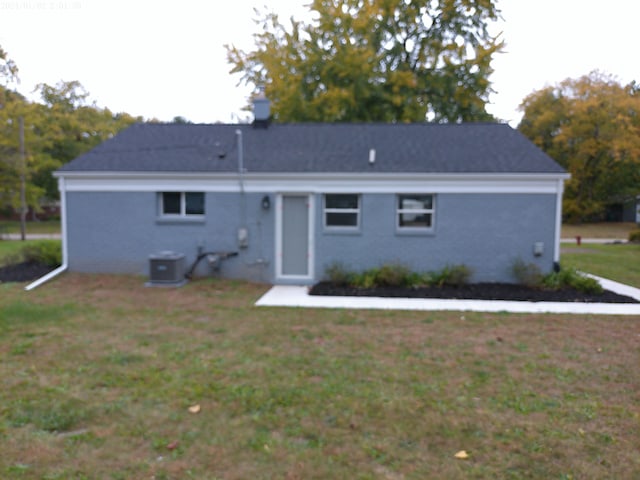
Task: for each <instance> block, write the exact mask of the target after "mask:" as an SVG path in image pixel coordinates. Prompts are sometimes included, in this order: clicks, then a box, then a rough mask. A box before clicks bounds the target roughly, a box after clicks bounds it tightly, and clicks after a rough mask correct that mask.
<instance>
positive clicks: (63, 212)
mask: <svg viewBox="0 0 640 480" xmlns="http://www.w3.org/2000/svg"><path fill="white" fill-rule="evenodd" d="M58 191H59V192H60V227H61V233H62V265H60V266H59V267H58V268H56V269H55V270H53V271H51V272H49V273H47V274H46V275H45V276H44V277H40V278H39V279H37V280H36V281H34V282H31V283H30V284H29V285H27V286H26V287H24V289H25V290H26V291H27V292H29V291H31V290H33V289H34V288H37V287H39V286H40V285H42V284H43V283H45V282H48V281H49V280H51V279H52V278H54V277H57V276H58V275H60V274H61V273H62V272H64V271H65V270H66V269H67V268H68V264H67V259H68V251H67V191H66V188H65V184H64V177H58Z"/></svg>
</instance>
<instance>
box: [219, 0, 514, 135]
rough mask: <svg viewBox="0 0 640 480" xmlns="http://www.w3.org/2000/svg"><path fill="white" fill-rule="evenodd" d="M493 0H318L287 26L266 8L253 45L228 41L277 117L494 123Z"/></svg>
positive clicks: (246, 77) (230, 53)
mask: <svg viewBox="0 0 640 480" xmlns="http://www.w3.org/2000/svg"><path fill="white" fill-rule="evenodd" d="M495 4H496V1H495V0H437V1H434V0H415V1H412V2H407V1H405V0H313V1H312V2H311V4H310V5H309V9H310V11H311V13H312V15H311V16H312V18H313V20H312V21H311V22H310V23H302V22H300V21H296V20H294V19H293V18H291V20H290V26H289V28H287V27H285V26H284V25H283V24H281V23H280V21H279V19H278V16H277V15H275V14H273V13H270V14H269V13H268V14H266V15H264V16H263V18H262V19H260V20H259V21H258V23H259V24H261V25H262V28H263V30H264V32H263V33H260V34H257V35H255V43H256V49H255V50H253V51H251V52H244V51H242V50H239V49H237V48H236V47H234V46H226V49H227V58H228V61H229V62H230V63H231V64H232V65H233V68H232V70H231V72H232V73H239V74H241V81H244V82H245V83H247V84H250V85H253V86H254V87H255V88H256V89H264V93H265V94H266V96H267V97H268V98H269V99H270V100H271V101H272V108H271V111H272V113H273V117H274V119H275V120H277V121H282V122H285V121H382V122H396V121H398V122H411V121H424V120H425V119H430V120H434V121H437V122H460V121H476V120H490V119H491V118H492V117H491V116H490V115H489V114H488V113H487V112H486V110H485V105H486V103H487V101H488V95H489V93H491V91H492V90H491V84H490V82H489V77H490V75H491V73H492V72H493V69H492V67H491V59H492V56H493V55H494V54H495V53H497V52H499V51H500V50H501V49H502V47H503V44H502V42H501V41H498V40H497V39H496V38H494V37H492V36H491V35H490V34H489V32H488V30H487V27H488V24H489V22H491V21H495V20H497V19H498V15H499V11H498V10H497V7H496V5H495Z"/></svg>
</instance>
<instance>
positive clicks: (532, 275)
mask: <svg viewBox="0 0 640 480" xmlns="http://www.w3.org/2000/svg"><path fill="white" fill-rule="evenodd" d="M511 273H512V274H513V276H514V277H515V279H516V282H517V283H518V284H520V285H526V286H527V287H538V286H540V285H541V284H542V281H543V279H544V275H543V274H542V271H541V270H540V267H538V265H536V264H535V263H527V262H525V261H524V260H522V259H521V258H518V259H516V260H514V261H513V264H512V265H511Z"/></svg>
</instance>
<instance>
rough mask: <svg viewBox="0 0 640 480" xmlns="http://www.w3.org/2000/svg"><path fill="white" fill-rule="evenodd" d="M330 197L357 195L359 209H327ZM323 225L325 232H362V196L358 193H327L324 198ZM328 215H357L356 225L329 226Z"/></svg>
mask: <svg viewBox="0 0 640 480" xmlns="http://www.w3.org/2000/svg"><path fill="white" fill-rule="evenodd" d="M329 195H355V196H356V198H357V199H358V208H327V196H329ZM322 207H323V211H322V224H323V226H324V229H325V230H331V231H349V232H353V231H357V230H360V218H361V215H362V213H361V212H362V196H361V195H359V194H357V193H325V194H324V195H323V196H322ZM327 213H355V214H356V224H355V225H353V226H351V225H350V226H347V225H328V224H327Z"/></svg>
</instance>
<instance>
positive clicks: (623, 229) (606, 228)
mask: <svg viewBox="0 0 640 480" xmlns="http://www.w3.org/2000/svg"><path fill="white" fill-rule="evenodd" d="M635 228H637V225H636V224H635V223H632V222H626V223H624V222H601V223H583V224H580V225H569V224H564V225H562V233H561V236H562V238H575V237H577V236H578V235H579V236H581V237H582V238H613V239H618V240H627V239H628V238H629V232H630V231H631V230H634V229H635Z"/></svg>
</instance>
